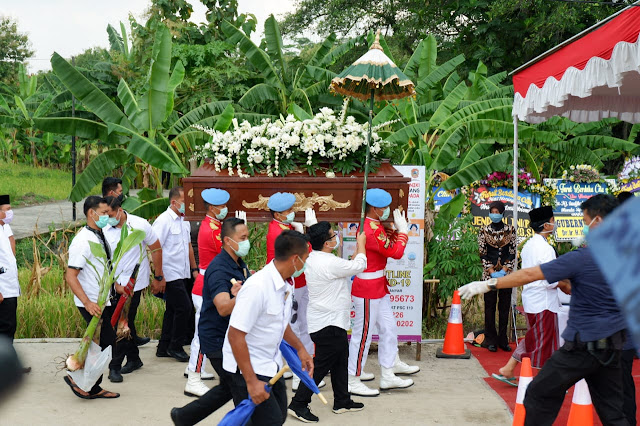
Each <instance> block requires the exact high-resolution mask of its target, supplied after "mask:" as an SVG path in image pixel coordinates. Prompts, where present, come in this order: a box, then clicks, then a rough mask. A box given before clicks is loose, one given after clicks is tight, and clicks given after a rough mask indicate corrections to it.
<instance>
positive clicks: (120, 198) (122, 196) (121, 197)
mask: <svg viewBox="0 0 640 426" xmlns="http://www.w3.org/2000/svg"><path fill="white" fill-rule="evenodd" d="M118 201H120V204H122V202H123V201H124V194H120V195H118Z"/></svg>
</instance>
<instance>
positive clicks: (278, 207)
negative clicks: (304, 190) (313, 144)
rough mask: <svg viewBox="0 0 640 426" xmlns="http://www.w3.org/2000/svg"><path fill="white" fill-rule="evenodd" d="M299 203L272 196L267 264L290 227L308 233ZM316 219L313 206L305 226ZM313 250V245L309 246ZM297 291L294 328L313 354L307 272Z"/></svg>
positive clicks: (295, 382)
mask: <svg viewBox="0 0 640 426" xmlns="http://www.w3.org/2000/svg"><path fill="white" fill-rule="evenodd" d="M295 202H296V196H295V195H293V194H291V193H289V192H277V193H275V194H273V195H272V196H271V197H269V202H268V203H267V207H269V210H270V211H271V216H272V217H273V220H272V221H271V223H269V231H268V232H267V264H268V263H269V262H271V261H272V260H273V258H274V257H275V242H276V238H278V235H280V234H281V233H282V231H285V230H287V229H293V230H296V231H298V232H300V233H304V227H303V226H302V224H301V223H298V222H294V219H295V216H296V213H295V211H294V207H293V205H294V204H295ZM317 222H318V221H317V220H316V216H315V212H314V211H313V210H312V209H307V211H306V212H305V223H304V224H305V225H306V226H311V225H315V224H316V223H317ZM309 252H311V247H309ZM294 283H295V290H294V292H293V297H294V300H293V315H292V316H291V329H292V330H293V332H294V333H295V334H296V335H297V336H298V338H299V339H300V341H301V342H302V343H303V344H304V347H305V349H306V350H307V352H309V353H310V354H313V353H314V346H313V341H312V340H311V336H309V329H308V326H307V306H308V304H309V292H308V290H307V281H306V279H305V276H304V274H302V275H300V276H299V277H297V278H294ZM299 383H300V379H299V378H298V377H296V376H294V377H293V383H292V388H293V390H294V391H295V390H297V389H298V385H299ZM322 386H324V382H321V383H320V385H319V387H322Z"/></svg>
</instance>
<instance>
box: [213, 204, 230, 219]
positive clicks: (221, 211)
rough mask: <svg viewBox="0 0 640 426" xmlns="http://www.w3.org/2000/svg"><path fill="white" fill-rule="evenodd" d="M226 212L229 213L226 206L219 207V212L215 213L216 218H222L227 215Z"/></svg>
mask: <svg viewBox="0 0 640 426" xmlns="http://www.w3.org/2000/svg"><path fill="white" fill-rule="evenodd" d="M227 213H229V209H228V208H226V207H225V208H223V209H220V213H218V214H217V215H216V219H218V220H224V218H225V217H227Z"/></svg>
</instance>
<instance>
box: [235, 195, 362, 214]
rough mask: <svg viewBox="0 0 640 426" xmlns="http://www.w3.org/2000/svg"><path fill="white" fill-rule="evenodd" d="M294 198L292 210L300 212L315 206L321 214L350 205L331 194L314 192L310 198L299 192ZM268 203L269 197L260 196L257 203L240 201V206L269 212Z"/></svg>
mask: <svg viewBox="0 0 640 426" xmlns="http://www.w3.org/2000/svg"><path fill="white" fill-rule="evenodd" d="M293 195H295V196H296V202H295V204H294V205H293V210H294V211H297V212H300V211H305V210H306V209H312V208H313V207H314V206H315V205H316V204H318V205H319V206H320V207H319V208H318V210H319V211H321V212H327V211H329V210H336V209H346V208H347V207H349V206H350V205H351V201H347V202H346V203H341V202H339V201H336V200H334V199H333V194H331V195H318V194H316V193H315V192H312V193H311V197H307V196H306V195H304V194H301V193H299V192H296V193H294V194H293ZM268 202H269V197H263V196H262V194H259V195H258V201H254V202H247V201H245V200H242V205H243V207H244V208H247V209H257V210H267V211H268V210H269V207H267V203H268Z"/></svg>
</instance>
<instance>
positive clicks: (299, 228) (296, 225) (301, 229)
mask: <svg viewBox="0 0 640 426" xmlns="http://www.w3.org/2000/svg"><path fill="white" fill-rule="evenodd" d="M291 226H293V229H295V230H296V231H298V232H299V233H301V234H304V227H303V226H302V224H301V223H300V222H291Z"/></svg>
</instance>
